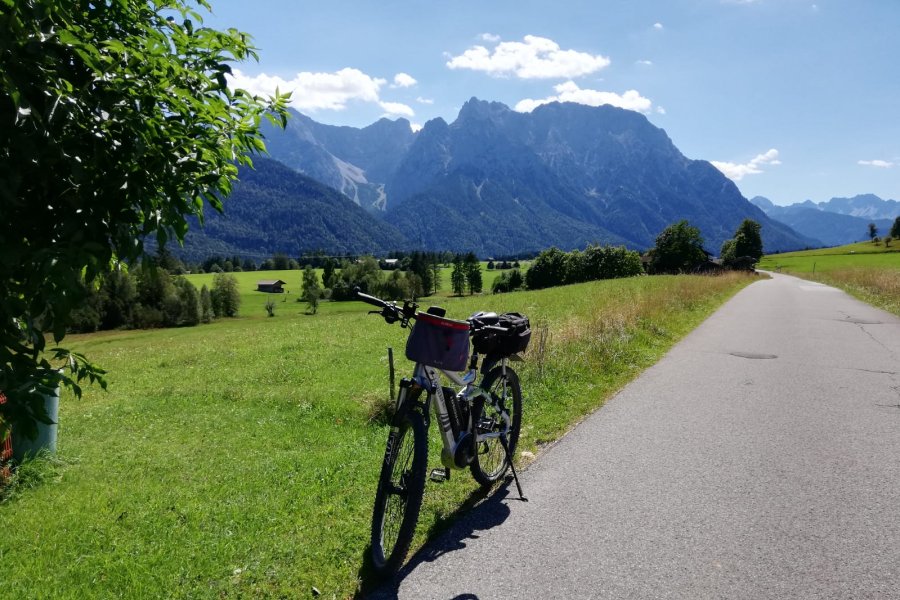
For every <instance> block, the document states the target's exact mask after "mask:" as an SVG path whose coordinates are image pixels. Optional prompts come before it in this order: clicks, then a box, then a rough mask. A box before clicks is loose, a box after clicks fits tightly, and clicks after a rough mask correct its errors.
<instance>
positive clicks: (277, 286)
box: [256, 279, 287, 294]
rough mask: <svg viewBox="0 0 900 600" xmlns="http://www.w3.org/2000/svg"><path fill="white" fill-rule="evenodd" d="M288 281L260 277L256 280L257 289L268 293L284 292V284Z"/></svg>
mask: <svg viewBox="0 0 900 600" xmlns="http://www.w3.org/2000/svg"><path fill="white" fill-rule="evenodd" d="M285 283H287V281H282V280H280V279H260V280H259V281H257V282H256V291H258V292H266V293H267V294H283V293H284V288H283V287H281V286H283V285H284V284H285Z"/></svg>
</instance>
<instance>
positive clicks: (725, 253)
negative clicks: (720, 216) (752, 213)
mask: <svg viewBox="0 0 900 600" xmlns="http://www.w3.org/2000/svg"><path fill="white" fill-rule="evenodd" d="M761 228H762V227H761V225H760V224H759V223H757V222H756V221H754V220H753V219H744V220H743V221H742V222H741V224H740V225H739V226H738V228H737V231H735V232H734V237H733V238H731V239H730V240H725V242H724V243H723V244H722V249H721V251H720V256H721V258H722V262H723V263H724V264H725V265H726V266H728V267H732V268H737V267H738V266H740V267H741V268H747V267H749V268H751V269H752V268H753V266H754V265H755V264H756V263H758V262H759V259H760V258H762V255H763V245H762V236H760V234H759V232H760V229H761Z"/></svg>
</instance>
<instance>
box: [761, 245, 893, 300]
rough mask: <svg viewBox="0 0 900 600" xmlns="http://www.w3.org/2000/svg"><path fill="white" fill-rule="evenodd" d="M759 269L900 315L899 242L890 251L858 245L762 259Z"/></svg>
mask: <svg viewBox="0 0 900 600" xmlns="http://www.w3.org/2000/svg"><path fill="white" fill-rule="evenodd" d="M759 268H760V269H765V270H769V271H780V272H784V273H791V274H793V275H798V276H800V277H804V278H806V279H812V280H815V281H819V282H821V283H825V284H828V285H833V286H835V287H839V288H841V289H843V290H845V291H847V292H848V293H850V294H852V295H854V296H856V297H857V298H859V299H861V300H864V301H866V302H869V303H871V304H874V305H875V306H878V307H880V308H883V309H884V310H887V311H890V312H892V313H894V314H897V315H900V241H897V240H895V241H893V242H892V243H891V245H890V246H889V247H886V246H885V245H884V244H879V245H877V246H876V245H875V244H873V243H872V242H860V243H857V244H849V245H847V246H838V247H835V248H820V249H818V250H804V251H801V252H789V253H785V254H770V255H767V256H764V257H763V259H762V260H761V261H760V263H759Z"/></svg>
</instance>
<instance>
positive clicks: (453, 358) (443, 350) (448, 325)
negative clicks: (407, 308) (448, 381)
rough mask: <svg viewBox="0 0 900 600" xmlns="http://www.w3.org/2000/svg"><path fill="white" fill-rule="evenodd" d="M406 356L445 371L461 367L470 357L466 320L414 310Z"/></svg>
mask: <svg viewBox="0 0 900 600" xmlns="http://www.w3.org/2000/svg"><path fill="white" fill-rule="evenodd" d="M406 358H408V359H409V360H411V361H413V362H418V363H422V364H424V365H428V366H429V367H435V368H438V369H443V370H445V371H464V370H465V368H466V362H467V361H468V359H469V324H468V323H467V322H465V321H454V320H452V319H444V318H442V317H438V316H435V315H429V314H428V313H422V312H420V313H417V314H416V323H415V325H413V328H412V333H410V334H409V339H408V340H407V341H406Z"/></svg>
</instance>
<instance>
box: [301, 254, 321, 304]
mask: <svg viewBox="0 0 900 600" xmlns="http://www.w3.org/2000/svg"><path fill="white" fill-rule="evenodd" d="M301 289H302V290H303V301H304V302H306V304H307V307H308V308H309V312H310V313H312V314H316V311H318V310H319V298H321V297H322V286H320V285H319V276H318V275H316V272H315V270H314V269H313V268H312V265H306V268H305V269H303V283H302V285H301Z"/></svg>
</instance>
